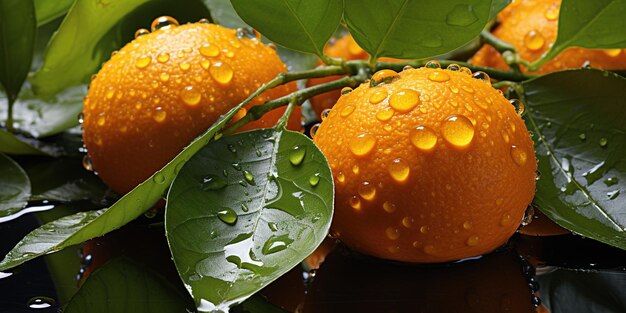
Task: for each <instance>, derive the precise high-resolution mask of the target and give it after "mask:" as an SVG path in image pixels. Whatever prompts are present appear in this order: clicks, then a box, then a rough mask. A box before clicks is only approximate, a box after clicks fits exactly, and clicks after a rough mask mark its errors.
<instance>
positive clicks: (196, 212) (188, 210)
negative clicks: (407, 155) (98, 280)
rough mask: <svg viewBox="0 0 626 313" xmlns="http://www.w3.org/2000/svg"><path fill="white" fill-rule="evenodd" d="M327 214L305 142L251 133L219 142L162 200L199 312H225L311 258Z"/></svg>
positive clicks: (316, 156) (315, 155)
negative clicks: (307, 257) (313, 178)
mask: <svg viewBox="0 0 626 313" xmlns="http://www.w3.org/2000/svg"><path fill="white" fill-rule="evenodd" d="M296 147H297V148H296ZM294 149H296V150H297V152H296V154H297V155H295V156H294V155H293V154H292V151H294ZM233 151H234V152H233ZM257 151H258V152H260V153H257ZM300 156H302V159H300ZM298 161H299V163H298ZM294 162H295V163H297V164H296V165H294V164H295V163H294ZM315 175H317V176H319V178H320V181H318V182H317V183H315V184H311V183H310V182H309V178H310V177H311V176H315ZM250 176H252V177H250ZM252 182H253V183H252ZM332 209H333V182H332V177H331V173H330V168H329V166H328V163H327V161H326V159H325V157H324V156H323V155H322V153H321V152H320V151H319V150H318V149H317V147H316V146H315V145H314V144H313V142H312V141H311V140H310V139H308V138H307V137H306V136H304V135H302V134H299V133H295V132H290V131H278V130H275V129H265V130H258V131H253V132H246V133H241V134H237V135H234V136H229V137H224V138H222V139H220V140H219V141H216V142H214V143H212V144H210V145H209V146H207V147H205V148H204V149H203V150H201V151H200V152H199V153H198V154H196V155H195V156H194V157H193V158H192V159H191V160H189V162H188V163H187V164H186V165H185V166H184V167H183V169H182V170H181V172H180V173H179V175H178V176H177V177H176V179H175V180H174V183H173V184H172V187H171V189H170V192H169V194H168V202H167V208H166V213H165V227H166V235H167V238H168V242H169V245H170V250H171V251H172V256H173V258H174V262H175V264H176V267H177V269H178V272H179V274H180V276H181V278H182V279H183V281H184V282H185V284H186V285H187V286H188V290H189V292H190V293H191V295H192V296H193V297H194V298H195V300H196V304H197V305H198V308H199V310H200V311H207V310H208V311H211V310H215V309H218V310H226V309H227V308H228V307H229V306H232V305H234V304H236V303H240V302H241V301H243V300H244V299H246V298H248V297H249V296H250V295H252V294H253V293H255V292H256V291H258V290H260V289H261V288H263V287H264V286H266V285H267V284H269V283H270V282H271V281H273V280H275V279H276V278H278V277H279V276H281V275H282V274H284V273H285V272H287V271H289V269H291V268H292V267H294V266H295V265H297V264H299V263H300V262H301V261H302V260H303V259H304V258H305V257H306V256H308V255H309V254H310V253H311V252H313V250H314V249H315V248H316V247H317V246H318V245H319V244H320V243H321V242H322V240H323V239H324V238H325V237H326V234H327V232H328V228H329V226H330V221H331V217H332Z"/></svg>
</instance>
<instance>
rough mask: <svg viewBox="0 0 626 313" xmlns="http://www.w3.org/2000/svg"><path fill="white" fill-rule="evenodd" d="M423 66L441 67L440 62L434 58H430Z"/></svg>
mask: <svg viewBox="0 0 626 313" xmlns="http://www.w3.org/2000/svg"><path fill="white" fill-rule="evenodd" d="M424 67H425V68H435V69H436V68H441V63H439V62H437V61H435V60H431V61H428V62H426V65H424Z"/></svg>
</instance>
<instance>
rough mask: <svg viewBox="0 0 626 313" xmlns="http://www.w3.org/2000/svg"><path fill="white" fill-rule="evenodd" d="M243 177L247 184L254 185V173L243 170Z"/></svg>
mask: <svg viewBox="0 0 626 313" xmlns="http://www.w3.org/2000/svg"><path fill="white" fill-rule="evenodd" d="M243 178H245V179H246V181H247V182H248V184H250V185H253V186H254V185H256V182H255V181H254V175H252V173H250V172H249V171H247V170H246V171H243Z"/></svg>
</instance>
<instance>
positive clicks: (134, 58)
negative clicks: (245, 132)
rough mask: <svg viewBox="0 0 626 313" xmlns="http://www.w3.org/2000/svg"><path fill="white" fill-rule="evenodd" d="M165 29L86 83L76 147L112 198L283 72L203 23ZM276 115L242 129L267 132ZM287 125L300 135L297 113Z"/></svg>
mask: <svg viewBox="0 0 626 313" xmlns="http://www.w3.org/2000/svg"><path fill="white" fill-rule="evenodd" d="M170 19H171V18H170ZM166 20H167V18H166ZM173 22H174V24H172V25H171V26H169V27H164V28H161V29H157V30H155V31H153V32H152V33H147V31H146V33H147V34H145V35H142V36H139V37H137V38H136V39H135V40H133V41H131V42H130V43H128V44H127V45H126V46H124V47H123V48H122V49H120V51H119V52H117V53H116V54H115V55H114V56H112V58H111V59H110V60H109V61H107V62H106V63H105V64H104V65H103V66H102V69H101V70H100V71H99V72H98V74H97V76H96V77H95V79H93V80H92V82H91V85H90V88H89V93H88V95H87V97H86V99H85V105H84V123H83V128H84V134H83V139H84V142H85V145H86V146H87V149H88V151H89V156H90V157H91V160H92V162H93V168H94V170H95V171H97V172H98V173H99V175H100V177H101V178H102V180H104V182H105V183H106V184H107V185H108V186H109V187H111V189H113V190H114V191H115V192H117V193H119V194H124V193H126V192H128V191H130V190H131V189H132V188H134V187H135V186H136V185H137V184H139V183H141V182H142V181H144V180H145V179H146V178H148V177H149V176H150V175H152V174H153V173H154V172H155V171H157V170H158V169H160V168H161V167H163V165H165V164H166V163H167V162H169V161H170V160H171V159H172V158H173V157H174V156H175V155H176V154H177V153H178V152H180V151H181V150H182V149H183V147H185V146H186V145H187V144H188V143H189V142H190V141H191V140H192V139H193V138H195V137H196V136H198V135H200V134H201V133H202V132H204V131H205V130H206V129H207V128H208V127H209V126H211V124H213V122H215V121H216V120H217V118H218V117H219V116H220V115H222V114H224V113H226V112H227V111H228V110H229V109H231V108H232V107H233V106H235V105H236V104H238V103H240V102H241V101H243V100H244V99H245V98H246V97H248V95H250V94H251V93H252V92H254V91H255V90H256V89H257V88H258V87H259V86H261V84H263V83H264V82H267V81H269V80H271V79H272V78H274V77H275V76H276V75H277V74H279V73H281V72H285V71H286V68H285V65H284V64H283V63H282V62H281V60H280V59H279V58H278V55H277V54H276V52H275V51H274V50H273V49H271V48H269V47H267V46H266V45H264V44H263V43H261V42H260V41H259V40H257V39H256V38H255V37H254V36H249V35H248V34H240V35H238V34H237V32H236V31H235V30H232V29H227V28H224V27H221V26H218V25H213V24H208V23H206V24H205V23H195V24H186V25H182V26H175V25H177V23H175V20H174V21H173ZM295 90H296V85H295V83H291V84H288V85H284V86H280V87H277V88H275V89H272V90H270V91H268V92H266V93H264V94H262V95H261V96H259V97H258V98H256V99H255V100H254V101H252V104H250V105H249V106H248V107H247V108H249V107H250V106H252V105H257V104H259V103H263V102H265V101H267V100H269V99H274V98H277V97H280V96H283V95H286V94H288V93H290V92H293V91H295ZM284 110H285V108H279V109H277V110H274V111H272V112H269V113H268V114H267V115H265V116H263V118H262V119H261V120H258V121H255V122H254V123H251V124H248V125H246V126H245V127H244V128H243V129H252V128H259V127H271V126H273V125H274V124H275V122H276V121H277V120H278V118H279V117H280V116H281V114H282V112H284ZM240 113H243V112H240ZM241 116H243V114H239V115H238V116H237V117H241ZM289 125H290V128H291V129H299V128H300V111H299V107H298V108H297V109H296V110H295V112H294V113H293V114H292V118H291V119H290V123H289Z"/></svg>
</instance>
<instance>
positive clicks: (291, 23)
mask: <svg viewBox="0 0 626 313" xmlns="http://www.w3.org/2000/svg"><path fill="white" fill-rule="evenodd" d="M231 3H232V4H233V7H235V10H237V13H238V14H239V16H240V17H241V18H242V19H243V20H244V21H246V23H248V24H249V25H250V26H252V27H254V28H256V29H257V30H258V31H260V32H261V33H262V34H263V35H264V36H266V37H267V38H269V39H270V40H272V41H274V42H276V43H277V44H279V45H282V46H285V47H287V48H290V49H294V50H298V51H302V52H311V53H314V54H317V55H318V56H322V55H323V50H324V45H325V44H326V42H327V41H328V39H329V38H330V37H331V36H332V35H333V33H334V32H335V30H336V29H337V26H339V22H340V20H341V14H342V2H341V1H337V0H255V1H251V0H232V1H231Z"/></svg>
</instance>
